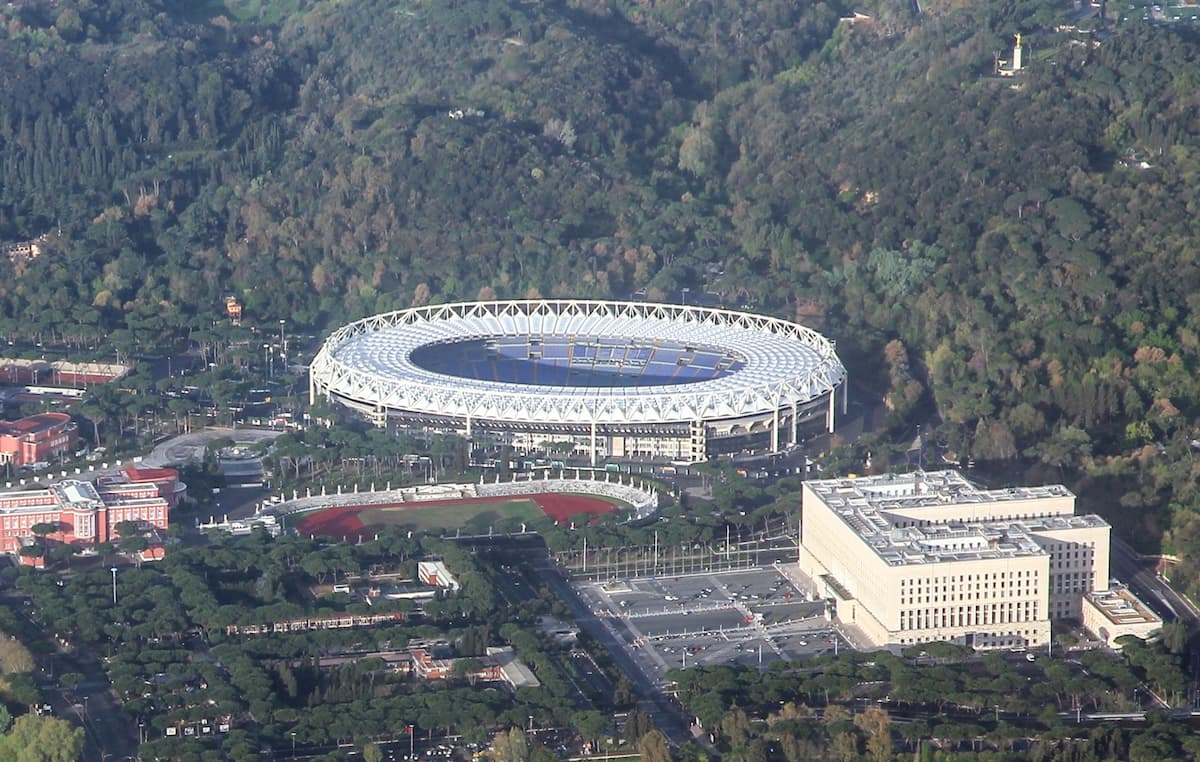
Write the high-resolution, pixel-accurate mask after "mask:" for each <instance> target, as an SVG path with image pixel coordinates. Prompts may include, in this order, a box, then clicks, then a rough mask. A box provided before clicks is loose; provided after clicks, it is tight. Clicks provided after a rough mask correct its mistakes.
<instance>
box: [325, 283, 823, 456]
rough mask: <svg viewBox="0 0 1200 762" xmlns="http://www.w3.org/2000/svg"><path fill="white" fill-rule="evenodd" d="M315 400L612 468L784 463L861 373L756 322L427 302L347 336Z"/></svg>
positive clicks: (661, 310)
mask: <svg viewBox="0 0 1200 762" xmlns="http://www.w3.org/2000/svg"><path fill="white" fill-rule="evenodd" d="M309 379H310V381H309V396H310V401H312V402H313V403H315V402H316V401H317V400H318V399H322V398H324V399H327V400H329V401H331V402H333V403H337V404H340V405H344V406H346V407H348V408H351V409H353V410H356V411H359V412H361V413H363V414H365V415H367V416H369V417H370V418H371V419H372V420H373V421H374V422H375V423H376V424H377V425H379V426H386V425H389V424H395V425H399V426H403V427H408V428H419V429H423V430H426V431H438V432H456V433H459V434H462V435H463V436H466V437H467V438H469V439H471V440H473V441H476V442H479V443H485V444H496V445H511V446H513V447H517V448H526V449H533V448H537V447H539V446H541V445H542V444H544V443H546V442H554V443H563V442H570V443H572V445H573V448H574V454H575V455H578V456H586V457H589V458H590V460H591V462H592V463H593V465H595V464H596V463H597V462H598V461H600V460H602V459H605V458H616V459H626V458H667V459H670V460H680V461H687V462H698V461H703V460H707V459H710V458H713V457H716V456H719V455H722V454H728V453H737V452H744V451H750V450H753V451H759V452H779V451H781V450H783V449H785V448H787V447H789V446H790V445H792V444H795V443H798V442H801V441H803V439H804V438H805V437H806V436H808V435H811V434H812V433H814V431H819V430H828V431H833V428H834V423H835V418H836V409H835V408H836V404H837V400H836V398H837V391H838V388H839V387H842V389H843V397H842V406H843V412H845V391H844V390H845V381H846V369H845V367H844V366H843V365H842V363H841V361H840V360H839V359H838V357H837V354H836V353H835V351H834V347H833V344H832V342H830V341H829V340H828V339H826V338H825V337H824V336H822V335H821V334H819V333H817V332H816V331H813V330H811V329H809V328H806V327H804V326H801V325H798V324H796V323H791V322H788V321H785V320H780V319H777V318H771V317H765V316H761V315H754V314H750V313H745V312H735V311H730V310H721V309H713V308H707V307H688V306H683V305H670V304H651V303H639V302H612V301H580V300H527V301H494V302H464V303H456V304H443V305H436V306H427V307H415V308H412V309H407V310H400V311H397V312H390V313H386V314H381V315H375V316H373V317H369V318H365V319H362V320H359V321H356V322H354V323H351V324H349V325H346V326H343V327H342V328H340V329H338V330H336V331H334V333H333V334H332V335H331V336H330V337H329V338H328V339H326V341H325V343H324V345H323V346H322V347H321V350H320V352H318V354H317V356H316V357H315V358H314V360H313V362H312V365H311V367H310V374H309Z"/></svg>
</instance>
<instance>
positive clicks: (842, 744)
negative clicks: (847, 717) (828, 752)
mask: <svg viewBox="0 0 1200 762" xmlns="http://www.w3.org/2000/svg"><path fill="white" fill-rule="evenodd" d="M831 740H832V741H833V744H832V748H833V753H834V755H835V756H836V757H837V758H838V759H840V760H841V762H850V760H852V759H854V758H855V757H857V756H858V736H857V735H855V733H854V731H853V730H840V731H838V732H836V733H834V734H833V738H832V739H831Z"/></svg>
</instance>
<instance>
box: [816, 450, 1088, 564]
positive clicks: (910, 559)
mask: <svg viewBox="0 0 1200 762" xmlns="http://www.w3.org/2000/svg"><path fill="white" fill-rule="evenodd" d="M805 484H806V486H807V487H808V488H809V489H810V490H811V491H812V492H813V493H814V494H815V495H816V496H817V497H818V498H819V499H820V500H821V501H822V502H824V503H825V505H826V506H827V507H828V508H829V509H830V510H832V511H833V512H834V513H835V514H836V515H837V516H839V517H840V518H841V519H842V521H844V522H845V523H846V525H847V526H848V527H849V528H850V529H851V531H853V532H854V533H855V534H857V535H858V536H859V537H861V538H862V539H863V541H864V542H866V543H867V544H868V545H869V546H870V547H871V548H872V549H873V550H874V551H875V553H876V554H878V555H879V557H880V558H882V559H883V560H884V561H885V562H886V563H887V564H888V565H889V566H905V565H919V564H932V563H945V562H951V561H978V560H985V559H1004V558H1013V557H1018V556H1048V555H1049V553H1048V552H1047V551H1046V550H1044V549H1043V548H1042V546H1041V545H1040V544H1039V543H1038V542H1037V541H1036V540H1035V539H1034V538H1033V535H1034V534H1036V533H1038V532H1046V531H1052V530H1065V529H1083V528H1092V527H1106V526H1108V524H1107V522H1105V521H1104V519H1102V518H1100V517H1099V516H1094V515H1051V516H1041V517H1037V518H1030V519H1022V520H1013V519H1004V520H998V519H991V520H988V519H984V520H978V521H977V520H973V519H971V517H970V507H971V506H972V505H977V504H979V503H983V502H998V501H1012V500H1038V499H1055V500H1057V499H1060V498H1063V497H1070V498H1073V497H1074V495H1073V494H1072V493H1071V492H1070V490H1068V489H1067V488H1066V487H1064V486H1062V485H1057V484H1056V485H1048V486H1044V487H1015V488H1009V489H999V490H983V489H980V488H979V487H977V486H976V485H974V484H972V483H971V482H969V481H967V479H966V478H965V477H963V475H962V474H960V473H959V472H957V471H938V472H934V473H926V472H922V471H917V472H914V473H910V474H882V475H879V476H865V477H855V478H844V479H822V480H816V481H809V482H806V483H805ZM957 505H961V506H963V508H964V511H963V513H964V515H963V519H962V520H961V521H949V522H946V521H944V518H942V519H939V520H940V521H941V522H942V523H936V524H924V525H921V526H906V525H897V524H896V523H893V519H892V512H894V511H898V510H906V511H907V512H908V513H907V516H906V517H905V518H906V519H907V518H911V517H912V516H913V514H912V512H911V511H912V509H914V508H915V509H920V508H934V507H936V508H946V507H953V506H957ZM918 515H919V514H918ZM942 515H943V517H944V513H943V514H942Z"/></svg>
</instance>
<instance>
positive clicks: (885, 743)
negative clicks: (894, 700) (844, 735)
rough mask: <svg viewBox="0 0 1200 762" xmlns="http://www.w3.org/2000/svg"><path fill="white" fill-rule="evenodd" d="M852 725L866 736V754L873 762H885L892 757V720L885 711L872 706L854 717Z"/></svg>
mask: <svg viewBox="0 0 1200 762" xmlns="http://www.w3.org/2000/svg"><path fill="white" fill-rule="evenodd" d="M854 724H855V725H856V726H857V727H858V728H859V729H860V730H862V731H863V732H864V733H866V734H867V753H868V754H870V755H871V759H873V760H875V762H887V760H889V759H891V757H892V718H891V716H890V715H889V714H888V712H887V710H886V709H884V708H882V707H878V706H872V707H869V708H868V709H867V710H866V711H865V712H863V713H862V714H859V715H856V716H855V718H854Z"/></svg>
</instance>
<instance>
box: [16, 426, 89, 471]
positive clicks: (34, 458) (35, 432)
mask: <svg viewBox="0 0 1200 762" xmlns="http://www.w3.org/2000/svg"><path fill="white" fill-rule="evenodd" d="M78 440H79V436H78V434H77V433H76V426H75V422H74V421H72V420H71V416H69V415H67V414H66V413H38V414H37V415H31V416H27V417H25V418H22V419H21V420H19V421H0V465H2V464H4V463H11V464H12V466H13V467H14V468H20V467H21V466H28V465H31V464H33V463H39V462H49V461H53V460H54V459H55V458H57V457H58V456H59V455H60V454H61V453H65V452H68V451H70V450H71V449H72V448H73V447H75V444H76V442H77V441H78Z"/></svg>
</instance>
